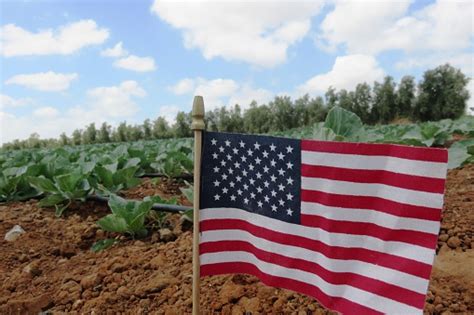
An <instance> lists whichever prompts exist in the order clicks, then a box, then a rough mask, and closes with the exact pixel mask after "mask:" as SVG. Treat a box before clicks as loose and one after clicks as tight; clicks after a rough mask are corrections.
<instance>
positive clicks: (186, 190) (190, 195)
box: [179, 182, 194, 204]
mask: <svg viewBox="0 0 474 315" xmlns="http://www.w3.org/2000/svg"><path fill="white" fill-rule="evenodd" d="M185 183H186V184H187V185H188V187H181V188H179V190H181V193H182V194H183V195H184V196H185V197H186V199H187V200H188V201H189V202H190V203H191V204H193V202H194V186H193V185H191V184H189V183H188V182H185Z"/></svg>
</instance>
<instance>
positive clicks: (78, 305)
mask: <svg viewBox="0 0 474 315" xmlns="http://www.w3.org/2000/svg"><path fill="white" fill-rule="evenodd" d="M83 305H84V300H77V301H76V302H74V303H73V304H72V309H73V310H78V309H80V308H81V307H82V306H83Z"/></svg>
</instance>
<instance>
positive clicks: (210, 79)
mask: <svg viewBox="0 0 474 315" xmlns="http://www.w3.org/2000/svg"><path fill="white" fill-rule="evenodd" d="M0 5H1V20H0V22H1V23H0V27H1V31H0V63H1V67H0V81H1V93H0V94H1V105H0V123H1V127H0V128H1V129H0V142H2V143H3V142H7V141H11V140H12V139H15V138H20V139H22V138H27V137H28V136H29V135H30V134H31V133H33V132H37V133H39V134H40V136H41V137H56V136H58V135H59V134H60V133H61V132H66V133H67V134H70V133H71V132H72V131H73V130H74V129H76V128H82V127H84V126H85V125H86V124H88V123H90V122H95V123H97V124H99V123H101V122H103V121H107V122H109V123H111V124H113V125H115V124H117V123H118V122H120V121H124V120H126V121H127V122H129V123H139V122H142V121H143V120H144V119H146V118H150V119H155V118H156V117H157V116H159V115H163V116H165V117H166V118H167V119H169V120H170V121H171V120H172V119H173V117H174V116H175V115H176V112H177V111H178V110H185V111H189V110H190V108H191V103H192V98H193V95H195V94H202V95H203V96H204V97H205V103H206V106H207V108H208V109H212V108H215V107H216V106H222V105H233V104H234V103H239V104H240V105H242V106H243V107H244V108H245V107H246V106H248V104H249V103H250V101H251V100H253V99H255V100H256V101H258V102H259V103H265V102H267V101H269V100H270V99H272V98H273V97H274V96H275V95H290V96H292V97H298V96H301V95H303V94H305V93H309V94H310V95H311V96H316V95H322V94H323V93H324V91H326V90H327V88H328V87H329V86H334V87H336V88H338V89H339V88H346V89H352V88H353V87H354V86H355V85H356V84H357V83H360V82H364V81H365V82H368V83H370V84H372V83H373V81H375V80H381V79H382V78H383V77H384V76H385V75H391V76H393V77H394V78H395V79H396V80H399V79H400V78H401V76H403V75H405V74H410V75H413V76H415V77H416V78H417V79H419V78H420V76H421V75H422V73H423V71H425V70H426V69H430V68H434V67H435V66H437V65H439V64H443V63H446V62H450V63H451V64H452V65H454V66H456V67H459V68H461V69H462V70H463V72H464V73H466V74H467V75H468V76H470V77H472V76H473V72H474V70H473V68H474V66H473V13H472V12H473V3H472V2H471V1H439V0H438V1H409V0H401V1H345V2H342V1H320V2H315V1H296V2H283V1H247V0H241V1H234V2H231V1H221V2H219V3H217V2H198V1H180V2H176V1H170V0H166V1H131V0H128V1H104V0H103V1H1V2H0ZM470 90H471V91H472V90H473V88H472V84H471V85H470ZM471 93H473V92H471ZM470 104H472V100H471V101H470ZM471 106H473V105H471Z"/></svg>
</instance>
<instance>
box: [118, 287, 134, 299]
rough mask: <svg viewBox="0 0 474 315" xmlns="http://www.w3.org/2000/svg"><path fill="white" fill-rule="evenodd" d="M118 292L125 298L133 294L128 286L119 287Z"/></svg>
mask: <svg viewBox="0 0 474 315" xmlns="http://www.w3.org/2000/svg"><path fill="white" fill-rule="evenodd" d="M117 294H118V295H120V296H121V297H123V298H128V297H129V296H130V295H131V292H130V290H129V289H128V288H127V287H120V288H118V289H117Z"/></svg>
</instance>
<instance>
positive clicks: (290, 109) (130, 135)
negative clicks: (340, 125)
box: [3, 64, 474, 149]
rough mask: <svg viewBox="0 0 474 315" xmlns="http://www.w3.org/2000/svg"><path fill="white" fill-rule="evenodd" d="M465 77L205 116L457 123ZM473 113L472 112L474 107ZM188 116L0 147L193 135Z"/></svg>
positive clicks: (389, 83)
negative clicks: (338, 112)
mask: <svg viewBox="0 0 474 315" xmlns="http://www.w3.org/2000/svg"><path fill="white" fill-rule="evenodd" d="M468 83H469V78H468V77H467V76H466V75H465V74H463V73H462V72H461V70H459V69H456V68H454V67H452V66H450V65H449V64H445V65H442V66H439V67H437V68H435V69H431V70H427V71H426V72H425V73H424V74H423V77H422V79H421V80H420V81H419V82H418V83H416V82H415V78H414V77H412V76H404V77H402V78H401V80H400V82H398V83H397V82H395V81H394V79H393V78H392V77H391V76H386V77H385V78H384V79H383V81H382V82H374V83H373V85H372V86H371V85H369V84H368V83H360V84H358V85H357V86H356V87H355V89H354V90H353V91H347V90H345V89H341V90H336V89H334V88H332V87H330V88H329V89H328V90H327V92H326V93H325V94H324V96H317V97H313V98H312V97H310V96H309V95H304V96H303V97H300V98H298V99H296V100H292V99H291V98H290V97H289V96H277V97H275V98H274V99H273V100H272V101H270V102H269V103H268V104H257V102H255V101H253V102H252V103H251V104H250V106H249V107H248V108H247V109H246V110H242V107H241V106H240V105H239V104H235V105H233V106H232V107H225V106H224V107H220V108H217V109H214V110H212V111H208V112H206V116H205V120H206V126H207V130H210V131H227V132H242V133H267V132H273V131H284V130H288V129H292V128H296V127H302V126H308V125H313V124H314V123H317V122H320V121H323V120H324V119H325V117H326V114H327V112H328V111H329V109H331V108H332V107H333V106H340V107H342V108H345V109H348V110H350V111H352V112H354V113H355V114H357V115H358V116H359V117H360V118H361V120H362V121H363V122H364V123H366V124H378V123H384V124H385V123H390V122H394V121H396V120H398V119H401V118H406V119H409V120H411V121H436V120H440V119H444V118H451V119H456V118H459V117H460V116H462V115H463V114H465V110H466V103H467V100H468V99H469V92H468V90H467V85H468ZM473 110H474V109H473ZM191 119H192V118H191V113H186V112H178V114H177V115H176V119H175V122H174V124H172V125H170V124H169V123H168V121H167V120H166V119H165V118H164V117H158V118H157V119H155V120H153V121H151V120H150V119H146V120H145V121H144V122H143V124H136V125H129V124H127V123H126V122H121V123H120V124H119V125H118V126H116V127H112V126H111V125H109V124H107V123H106V122H104V123H102V125H100V126H96V125H95V124H94V123H91V124H89V125H88V126H86V127H85V128H84V129H76V130H74V132H72V134H71V135H70V136H68V135H66V134H65V133H62V134H61V135H60V137H59V139H40V137H39V135H38V134H36V133H34V134H32V135H31V136H30V137H29V138H28V139H26V140H14V141H13V142H10V143H6V144H4V145H3V148H4V149H22V148H39V147H54V146H63V145H82V144H94V143H108V142H124V141H138V140H153V139H167V138H173V137H174V138H182V137H191V136H192V131H191V129H190V125H191Z"/></svg>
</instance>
